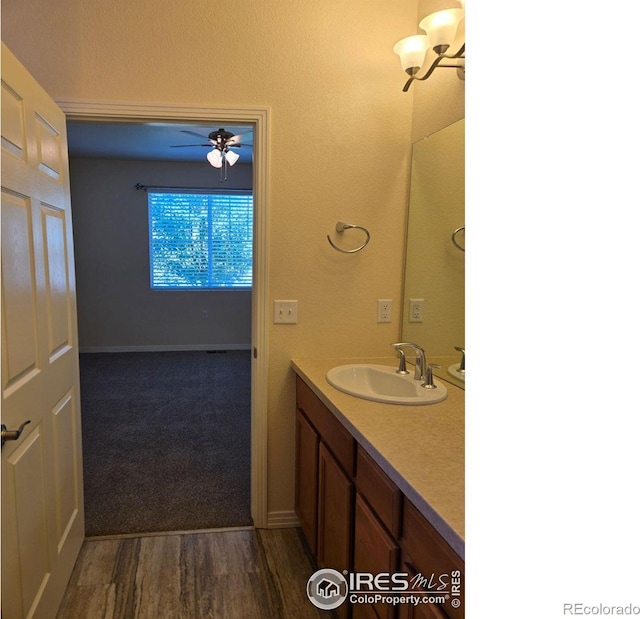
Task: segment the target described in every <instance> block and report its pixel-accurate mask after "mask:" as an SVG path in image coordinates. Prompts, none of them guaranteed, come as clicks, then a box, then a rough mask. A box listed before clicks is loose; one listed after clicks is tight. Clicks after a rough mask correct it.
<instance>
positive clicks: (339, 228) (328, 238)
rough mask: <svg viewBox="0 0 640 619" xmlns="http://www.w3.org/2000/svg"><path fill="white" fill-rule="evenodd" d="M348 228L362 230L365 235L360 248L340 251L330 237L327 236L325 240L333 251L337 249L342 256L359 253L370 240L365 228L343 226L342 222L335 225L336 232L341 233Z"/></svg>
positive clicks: (349, 225) (350, 225)
mask: <svg viewBox="0 0 640 619" xmlns="http://www.w3.org/2000/svg"><path fill="white" fill-rule="evenodd" d="M349 228H357V229H358V230H362V231H363V232H364V233H365V234H366V235H367V238H366V239H365V242H364V243H363V244H362V245H360V247H356V248H355V249H340V247H338V246H337V245H336V244H335V243H334V242H333V241H332V240H331V237H330V236H329V235H328V234H327V240H328V241H329V244H330V245H331V247H333V249H337V250H338V251H341V252H342V253H343V254H355V253H356V252H357V251H361V250H362V249H364V248H365V247H366V245H367V243H368V242H369V241H370V240H371V235H370V234H369V231H368V230H367V229H366V228H363V227H362V226H356V225H355V224H345V223H343V222H342V221H339V222H338V223H337V224H336V232H340V233H342V232H344V231H345V230H348V229H349Z"/></svg>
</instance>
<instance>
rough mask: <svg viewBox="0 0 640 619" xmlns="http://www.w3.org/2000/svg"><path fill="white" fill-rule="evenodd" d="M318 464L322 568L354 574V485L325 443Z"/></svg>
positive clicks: (319, 556) (320, 561)
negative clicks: (349, 571)
mask: <svg viewBox="0 0 640 619" xmlns="http://www.w3.org/2000/svg"><path fill="white" fill-rule="evenodd" d="M318 463H319V475H318V564H319V565H320V566H322V567H330V568H332V569H334V570H338V571H342V570H351V537H352V519H353V482H352V481H351V479H349V477H348V476H347V475H346V474H345V473H344V471H343V470H342V469H341V468H340V465H339V464H338V463H337V462H336V461H335V459H334V458H333V456H332V455H331V452H330V451H329V450H328V449H327V448H326V446H325V445H324V443H320V457H319V459H318Z"/></svg>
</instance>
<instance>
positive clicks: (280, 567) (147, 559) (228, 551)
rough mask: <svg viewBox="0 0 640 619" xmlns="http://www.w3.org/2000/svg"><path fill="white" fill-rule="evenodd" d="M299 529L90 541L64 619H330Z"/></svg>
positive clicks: (68, 593)
mask: <svg viewBox="0 0 640 619" xmlns="http://www.w3.org/2000/svg"><path fill="white" fill-rule="evenodd" d="M315 569H316V568H315V565H314V564H313V561H312V559H311V557H310V556H309V554H308V552H307V550H306V549H305V547H304V544H303V542H302V539H301V538H300V534H299V531H298V529H272V530H266V529H264V530H260V531H259V532H256V531H255V530H253V529H244V530H237V531H229V530H227V531H223V532H212V533H211V532H207V533H193V534H184V535H153V536H147V537H140V538H132V537H129V536H127V537H126V538H123V539H108V540H91V541H85V543H84V545H83V547H82V551H81V553H80V555H79V557H78V561H77V563H76V566H75V569H74V572H73V575H72V577H71V581H70V583H69V586H68V588H67V591H66V593H65V597H64V600H63V603H62V606H61V608H60V612H59V613H58V616H57V619H77V618H78V617H91V619H147V618H153V619H165V618H166V619H213V618H215V617H225V618H228V619H236V618H237V619H246V618H247V617H252V618H256V619H263V618H264V619H271V618H276V617H282V618H284V617H296V618H300V619H307V618H309V619H320V617H323V618H324V619H328V618H330V617H332V616H334V615H333V614H332V613H331V614H329V613H326V612H320V611H319V610H318V609H316V608H315V607H314V606H313V605H312V604H311V603H310V602H309V600H308V599H307V596H306V583H307V580H308V578H309V576H310V575H311V574H312V573H313V572H314V571H315Z"/></svg>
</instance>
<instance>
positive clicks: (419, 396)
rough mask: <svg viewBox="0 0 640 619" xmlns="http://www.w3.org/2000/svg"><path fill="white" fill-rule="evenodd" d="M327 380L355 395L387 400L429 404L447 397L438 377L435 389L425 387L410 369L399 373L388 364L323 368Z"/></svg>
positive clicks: (389, 401) (396, 402) (362, 364)
mask: <svg viewBox="0 0 640 619" xmlns="http://www.w3.org/2000/svg"><path fill="white" fill-rule="evenodd" d="M327 382H328V383H329V384H330V385H332V386H333V387H335V388H336V389H339V390H340V391H343V392H344V393H348V394H349V395H353V396H356V397H357V398H364V399H365V400H373V401H374V402H386V403H387V404H403V405H420V404H433V403H435V402H441V401H442V400H444V399H445V398H446V397H447V389H446V387H445V386H444V385H443V384H442V383H441V382H440V381H437V380H434V381H433V383H434V385H436V387H437V388H436V389H426V388H425V387H422V386H421V381H419V380H414V379H413V372H411V374H408V375H406V376H403V375H401V374H397V373H396V368H394V367H391V366H388V365H373V364H368V363H366V364H365V363H355V364H350V365H340V366H338V367H335V368H332V369H331V370H329V371H328V372H327Z"/></svg>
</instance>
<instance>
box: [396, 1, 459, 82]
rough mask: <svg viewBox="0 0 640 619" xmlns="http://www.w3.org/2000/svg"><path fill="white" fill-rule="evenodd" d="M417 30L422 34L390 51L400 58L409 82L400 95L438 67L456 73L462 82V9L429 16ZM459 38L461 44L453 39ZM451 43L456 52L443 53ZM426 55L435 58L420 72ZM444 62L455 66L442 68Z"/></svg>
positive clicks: (449, 65)
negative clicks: (447, 61) (454, 46)
mask: <svg viewBox="0 0 640 619" xmlns="http://www.w3.org/2000/svg"><path fill="white" fill-rule="evenodd" d="M419 26H420V28H421V29H422V30H424V31H425V32H426V34H415V35H413V36H409V37H405V38H404V39H401V40H400V41H398V42H397V43H396V44H395V45H394V47H393V51H394V52H395V53H396V54H398V56H400V63H401V64H402V68H403V69H404V70H405V72H406V73H408V74H409V79H408V81H407V83H406V84H405V85H404V88H403V89H402V91H403V92H407V90H409V86H411V83H412V82H413V81H414V80H418V81H420V82H423V81H424V80H426V79H427V78H428V77H430V76H431V74H432V73H433V72H434V71H435V70H436V69H437V68H438V67H447V68H451V69H458V77H460V79H464V58H465V56H464V44H465V42H464V9H445V10H444V11H437V12H436V13H431V15H427V16H426V17H425V18H424V19H422V21H421V22H420V24H419ZM456 35H459V36H456ZM460 35H461V36H460ZM460 38H461V39H462V41H461V42H460V43H458V42H457V39H460ZM454 43H456V47H457V48H458V49H457V51H454V52H453V53H447V52H449V48H450V47H451V46H452V45H453V44H454ZM428 52H432V53H431V54H429V55H430V56H433V54H435V58H434V59H433V60H432V61H431V64H430V65H429V68H428V69H426V71H423V69H424V68H425V66H427V65H426V64H425V58H426V57H427V54H428ZM444 60H455V61H457V62H456V63H453V64H451V63H447V64H444V63H443V61H444ZM420 73H422V75H420Z"/></svg>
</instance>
